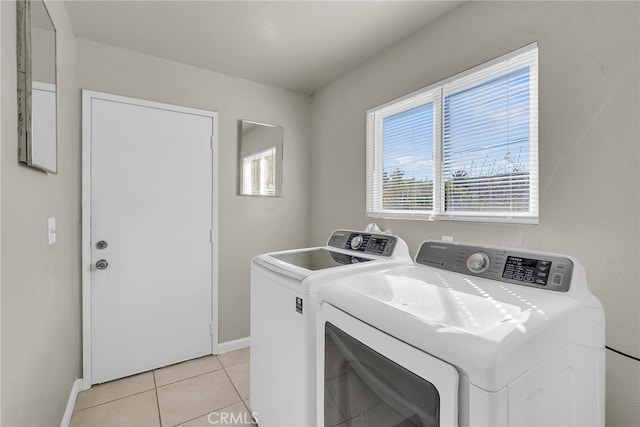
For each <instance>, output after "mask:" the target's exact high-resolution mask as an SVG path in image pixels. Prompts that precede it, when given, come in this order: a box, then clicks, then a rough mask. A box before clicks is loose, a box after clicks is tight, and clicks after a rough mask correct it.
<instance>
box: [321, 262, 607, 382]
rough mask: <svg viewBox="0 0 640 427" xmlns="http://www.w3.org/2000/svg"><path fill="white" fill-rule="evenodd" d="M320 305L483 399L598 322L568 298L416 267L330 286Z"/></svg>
mask: <svg viewBox="0 0 640 427" xmlns="http://www.w3.org/2000/svg"><path fill="white" fill-rule="evenodd" d="M318 301H319V302H323V303H330V304H331V305H333V306H335V307H337V308H339V309H341V310H343V311H345V312H347V313H349V314H351V315H352V316H354V317H356V318H358V319H360V320H362V321H364V322H366V323H368V324H370V325H372V326H374V327H376V328H378V329H380V330H382V331H384V332H386V333H388V334H390V335H392V336H394V337H396V338H398V339H400V340H402V341H405V342H406V343H408V344H410V345H413V346H414V347H417V348H419V349H421V350H423V351H425V352H427V353H429V354H432V355H434V356H436V357H438V358H440V359H442V360H444V361H447V362H448V363H451V364H452V365H454V366H456V367H458V368H459V369H460V370H461V371H463V372H465V373H466V375H468V377H469V379H470V381H471V382H472V383H473V384H475V385H476V386H478V387H481V388H483V389H485V390H488V391H498V390H500V389H501V388H503V387H504V386H506V385H507V384H508V383H510V382H511V381H513V380H515V379H516V378H517V377H518V376H520V375H522V374H523V373H524V372H525V371H527V370H528V369H531V368H532V367H533V366H535V365H536V364H538V363H540V362H542V361H543V360H544V359H546V358H547V357H549V356H551V355H552V354H554V353H556V352H558V351H559V350H560V349H561V348H563V347H564V346H566V345H567V344H568V343H569V342H571V341H573V340H575V339H577V338H578V337H580V336H581V335H583V334H584V333H586V332H587V331H589V330H591V329H592V328H594V327H596V326H597V325H599V324H601V323H603V322H604V316H603V312H602V309H601V308H587V307H585V305H584V304H583V303H582V302H581V301H580V300H579V299H577V298H575V297H573V296H572V295H568V294H562V293H558V292H545V291H543V290H539V289H533V288H526V287H522V286H517V285H510V284H507V283H501V282H497V281H494V280H488V279H484V278H478V277H472V276H468V275H464V274H460V273H455V272H450V271H444V270H438V269H433V268H430V267H424V266H421V265H413V266H408V267H398V268H394V269H391V270H389V271H386V272H377V273H376V272H371V273H362V274H357V275H353V276H349V277H346V278H344V279H338V280H334V281H331V282H329V283H327V284H326V285H324V286H322V287H321V288H320V290H319V292H318ZM600 344H601V346H604V336H603V337H602V343H599V344H598V345H600Z"/></svg>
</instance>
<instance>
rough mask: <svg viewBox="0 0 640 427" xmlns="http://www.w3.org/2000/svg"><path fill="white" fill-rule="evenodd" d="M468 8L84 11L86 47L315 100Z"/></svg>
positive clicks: (80, 32) (143, 5) (180, 4)
mask: <svg viewBox="0 0 640 427" xmlns="http://www.w3.org/2000/svg"><path fill="white" fill-rule="evenodd" d="M461 3H463V2H462V1H268V0H264V1H184V0H173V1H145V0H138V1H93V0H91V1H89V0H85V1H77V0H66V1H65V5H66V8H67V11H68V14H69V17H70V19H71V24H72V26H73V30H74V32H75V34H76V35H77V36H78V37H81V38H86V39H89V40H94V41H97V42H101V43H105V44H109V45H113V46H118V47H122V48H126V49H130V50H134V51H138V52H142V53H146V54H150V55H154V56H157V57H161V58H165V59H169V60H173V61H177V62H181V63H184V64H189V65H193V66H196V67H200V68H205V69H208V70H212V71H217V72H220V73H224V74H228V75H232V76H235V77H241V78H245V79H249V80H253V81H257V82H262V83H267V84H270V85H274V86H278V87H282V88H285V89H289V90H292V91H296V92H302V93H308V94H312V93H314V92H315V91H317V90H318V89H320V88H322V87H323V86H325V85H326V84H328V83H329V82H331V81H332V80H334V79H335V78H337V77H339V76H340V75H342V74H343V73H345V72H347V71H348V70H350V69H352V68H353V67H355V66H357V65H358V64H360V63H362V62H363V61H365V60H367V59H369V58H371V57H373V56H375V55H376V54H378V53H380V52H382V51H384V50H385V49H387V48H389V47H390V46H392V45H393V44H395V43H397V42H399V41H400V40H402V39H404V38H406V37H407V36H408V35H410V34H411V33H413V32H415V31H416V30H418V29H420V28H422V27H424V26H425V25H427V24H428V23H429V22H431V21H433V20H435V19H437V18H438V17H440V16H442V15H444V14H445V13H447V12H449V11H450V10H452V9H454V8H456V7H457V6H459V5H460V4H461Z"/></svg>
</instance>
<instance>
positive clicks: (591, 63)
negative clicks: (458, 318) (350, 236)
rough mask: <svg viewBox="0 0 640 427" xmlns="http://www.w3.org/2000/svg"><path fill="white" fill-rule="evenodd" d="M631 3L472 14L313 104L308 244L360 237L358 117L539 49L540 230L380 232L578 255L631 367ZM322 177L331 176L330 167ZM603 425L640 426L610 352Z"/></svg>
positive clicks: (415, 39)
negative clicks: (344, 231)
mask: <svg viewBox="0 0 640 427" xmlns="http://www.w3.org/2000/svg"><path fill="white" fill-rule="evenodd" d="M638 20H639V3H638V2H469V3H467V4H465V5H463V6H461V7H459V8H458V9H456V10H454V11H453V12H451V13H450V14H448V15H446V16H445V17H443V18H441V19H439V20H437V21H436V22H434V23H433V24H432V25H430V26H428V27H426V28H425V29H423V30H421V31H419V32H418V33H416V34H414V35H413V36H411V37H410V38H408V39H406V40H405V41H403V42H402V43H400V44H398V45H396V46H394V47H393V48H392V49H390V50H389V51H387V52H386V53H385V54H382V55H379V56H377V57H375V58H374V59H372V60H371V61H369V62H367V63H366V64H364V65H362V66H360V67H358V68H356V69H354V70H352V71H351V72H349V73H347V74H346V75H344V76H342V77H341V78H339V79H337V80H336V81H334V82H332V83H331V84H330V85H329V86H327V87H325V88H324V89H322V90H321V91H319V92H318V93H316V94H315V95H314V96H313V98H312V146H311V157H312V159H313V161H312V173H311V194H313V198H312V201H311V227H312V228H311V233H312V235H311V236H312V237H311V243H312V244H320V243H321V242H323V240H324V239H325V238H326V236H327V235H328V233H329V232H330V231H331V230H332V229H334V228H337V227H351V228H360V227H363V226H364V225H365V224H366V223H368V222H372V221H373V220H372V219H370V218H367V216H366V210H365V112H366V111H367V109H369V108H372V107H374V106H376V105H379V104H382V103H384V102H386V101H389V100H391V99H394V98H396V97H399V96H401V95H404V94H406V93H409V92H411V91H414V90H417V89H419V88H421V87H424V86H427V85H429V84H431V83H434V82H436V81H438V80H440V79H443V78H446V77H448V76H451V75H454V74H456V73H458V72H460V71H463V70H465V69H467V68H470V67H472V66H475V65H477V64H480V63H483V62H485V61H487V60H489V59H492V58H494V57H497V56H499V55H501V54H504V53H507V52H509V51H511V50H514V49H516V48H518V47H521V46H524V45H526V44H528V43H531V42H534V41H536V40H537V41H538V42H539V49H540V85H539V92H540V95H539V96H540V98H539V100H540V126H539V130H540V180H541V187H540V203H541V210H540V224H539V225H489V224H478V223H460V222H444V221H443V222H428V221H404V220H378V221H376V222H377V223H378V224H379V225H380V226H381V227H382V228H391V229H392V230H393V231H394V232H395V233H397V234H399V235H400V236H403V237H404V238H406V239H407V242H408V244H409V247H410V248H412V250H413V251H415V250H416V248H417V247H418V244H419V242H420V241H421V240H423V239H427V238H429V239H434V238H435V239H438V238H440V237H441V236H443V235H448V236H453V237H454V238H455V240H456V241H461V242H470V243H480V244H490V245H504V246H512V247H520V248H528V249H534V250H544V251H549V252H559V253H566V254H570V255H573V256H575V257H576V258H578V260H580V261H581V262H582V263H583V264H584V266H585V267H586V269H587V272H588V280H589V285H590V288H591V289H592V291H593V292H594V293H595V294H596V296H597V297H598V298H599V299H600V300H601V301H602V302H603V304H604V306H605V310H606V316H607V344H608V345H610V346H612V347H614V348H617V349H619V350H621V351H624V352H627V353H630V354H633V355H635V356H636V357H637V356H638V355H639V354H640V314H639V313H640V292H639V289H640V283H639V270H638V260H639V258H640V251H639V247H638V245H639V242H640V230H639V220H640V210H639V204H638V203H639V194H640V191H639V190H640V189H639V183H640V181H639V174H638V166H639V162H640V153H639V150H638V145H639V142H640V131H639V120H638V119H639V114H640V109H639V105H638V104H639V96H638V95H639V82H638V76H639V73H640V68H639V64H638V63H639V52H640V29H639V23H638ZM328 166H329V167H328ZM607 361H608V364H607V368H608V371H607V375H608V379H607V425H609V426H614V425H620V426H622V425H627V426H630V425H640V412H639V407H638V405H639V402H640V390H639V389H640V363H638V362H636V361H633V360H631V359H628V358H624V357H621V356H619V355H617V354H615V353H612V352H607Z"/></svg>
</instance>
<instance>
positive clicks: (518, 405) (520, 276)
mask: <svg viewBox="0 0 640 427" xmlns="http://www.w3.org/2000/svg"><path fill="white" fill-rule="evenodd" d="M318 304H320V307H321V308H320V312H319V315H318V333H317V339H318V345H317V347H318V353H317V380H316V384H317V390H318V406H317V408H318V409H317V413H318V425H324V426H334V425H366V426H370V427H375V426H396V425H399V424H401V423H406V424H402V425H417V426H441V425H442V426H603V425H604V387H605V381H604V380H605V371H604V369H605V352H604V345H605V341H604V338H605V335H604V334H605V333H604V326H605V323H604V312H603V309H602V305H601V304H600V302H599V301H598V300H597V299H596V298H595V297H594V296H593V295H592V294H591V293H590V292H589V290H588V289H587V283H586V278H585V272H584V269H583V268H582V266H580V264H579V263H578V262H577V261H576V260H575V259H573V258H570V257H566V256H560V255H552V254H547V253H537V252H528V251H522V250H511V249H504V248H490V247H479V246H470V245H462V244H455V243H451V242H434V241H426V242H423V243H422V245H421V247H420V250H419V252H418V254H417V255H416V259H415V263H414V264H413V265H411V266H401V267H396V268H393V269H390V270H386V271H384V272H377V273H362V274H357V275H350V276H348V277H346V278H344V279H339V280H334V281H331V282H329V283H327V284H325V285H324V286H323V287H322V288H321V289H320V291H319V293H318ZM342 423H346V424H342Z"/></svg>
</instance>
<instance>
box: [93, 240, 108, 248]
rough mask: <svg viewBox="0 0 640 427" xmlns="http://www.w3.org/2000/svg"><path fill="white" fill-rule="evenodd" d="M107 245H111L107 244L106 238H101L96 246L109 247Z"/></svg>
mask: <svg viewBox="0 0 640 427" xmlns="http://www.w3.org/2000/svg"><path fill="white" fill-rule="evenodd" d="M107 246H109V245H108V244H107V241H106V240H100V241H99V242H98V243H96V248H97V249H100V250H102V249H107Z"/></svg>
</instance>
